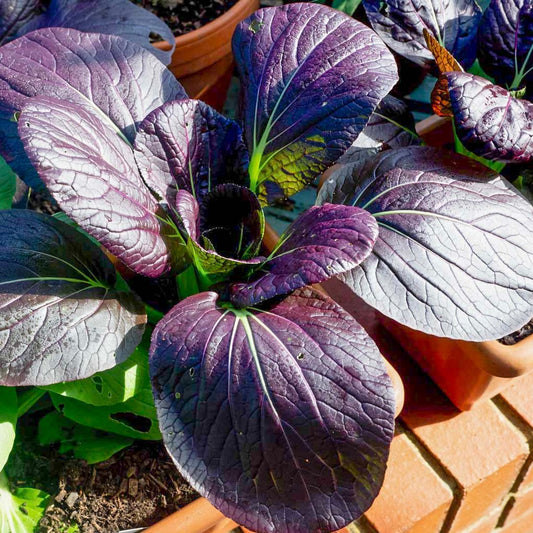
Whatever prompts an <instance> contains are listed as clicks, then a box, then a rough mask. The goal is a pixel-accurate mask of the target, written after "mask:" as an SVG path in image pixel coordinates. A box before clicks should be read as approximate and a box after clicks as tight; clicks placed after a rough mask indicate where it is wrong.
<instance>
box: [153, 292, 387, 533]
mask: <svg viewBox="0 0 533 533" xmlns="http://www.w3.org/2000/svg"><path fill="white" fill-rule="evenodd" d="M150 371H151V377H152V384H153V390H154V397H155V403H156V407H157V411H158V417H159V424H160V428H161V433H162V435H163V440H164V442H165V445H166V447H167V449H168V451H169V452H170V454H171V456H172V457H173V459H174V461H175V462H176V465H177V466H178V468H179V470H180V471H181V473H182V474H183V475H184V477H185V478H186V479H187V480H188V481H189V482H190V483H191V484H192V486H193V487H194V488H195V489H197V490H198V491H199V492H200V493H201V494H202V495H204V496H205V497H207V498H208V499H209V500H210V501H211V502H212V503H213V504H214V505H215V506H216V507H218V508H219V509H220V510H221V511H222V512H223V513H224V514H225V515H226V516H229V517H231V518H232V519H233V520H235V521H236V522H238V523H239V524H243V525H245V526H246V527H248V528H250V529H252V530H253V531H256V532H258V533H318V532H324V531H334V530H337V529H339V528H341V527H344V526H345V525H347V524H348V523H349V522H351V521H352V520H354V519H355V518H357V517H358V516H359V515H360V514H361V513H362V512H364V511H365V510H366V509H367V508H368V507H369V505H370V504H371V503H372V500H373V499H374V498H375V496H376V494H377V492H378V490H379V488H380V486H381V483H382V480H383V473H384V470H385V463H386V460H387V455H388V447H389V443H390V440H391V437H392V433H393V427H394V400H393V391H392V387H391V384H390V381H389V378H388V376H387V373H386V371H385V368H384V365H383V360H382V359H381V356H380V355H379V352H378V350H377V348H376V346H375V345H374V343H373V342H372V341H371V340H370V338H369V337H368V335H367V334H366V333H365V331H364V330H363V329H362V328H361V326H359V324H358V323H357V322H356V321H355V320H354V319H353V318H352V317H351V316H350V315H348V314H347V313H346V312H345V311H344V310H343V309H342V308H340V307H339V306H338V305H337V304H336V303H335V302H333V301H332V300H331V299H329V298H326V297H324V296H321V295H319V294H317V293H315V292H314V291H311V290H309V289H306V290H303V291H299V292H298V293H295V294H293V295H292V296H289V297H288V298H286V299H285V300H283V301H282V302H281V303H279V304H277V305H276V306H274V307H272V308H270V309H269V310H268V312H259V311H248V310H237V309H232V308H231V307H227V305H222V306H218V305H217V295H216V294H214V293H202V294H198V295H196V296H192V297H190V298H188V299H186V300H184V301H183V302H181V303H179V304H178V305H177V306H176V307H174V309H172V311H170V313H169V314H167V316H166V317H165V318H164V319H163V320H162V321H161V322H159V324H158V326H157V327H156V329H155V331H154V335H153V336H152V346H151V349H150Z"/></svg>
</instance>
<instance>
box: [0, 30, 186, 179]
mask: <svg viewBox="0 0 533 533" xmlns="http://www.w3.org/2000/svg"><path fill="white" fill-rule="evenodd" d="M34 96H52V97H55V98H59V99H60V100H65V101H70V102H75V103H92V104H93V105H94V106H95V107H97V108H98V109H99V110H100V111H101V112H102V113H103V114H104V115H106V116H107V117H109V118H110V119H111V122H113V123H114V124H115V126H116V127H117V128H118V130H120V131H121V132H122V134H123V135H124V136H125V137H126V138H127V139H128V140H129V141H130V142H133V140H134V138H135V135H136V127H137V125H138V124H139V123H140V122H141V121H142V120H144V118H145V117H146V116H147V115H148V114H149V113H150V112H151V111H153V110H154V109H156V108H157V107H159V106H160V105H162V104H163V103H164V102H166V101H168V100H175V99H178V98H186V97H187V95H186V93H185V91H184V89H183V87H182V86H181V85H180V84H179V83H178V82H177V81H176V79H175V77H174V76H173V75H172V74H171V73H170V71H168V70H167V69H166V68H165V66H164V65H163V64H162V63H161V62H160V61H158V60H157V59H156V58H155V57H154V56H153V55H152V54H151V53H150V52H148V51H146V50H144V49H143V48H141V47H140V46H139V45H137V44H135V43H132V42H130V41H127V40H125V39H122V38H120V37H115V36H113V35H103V34H89V33H82V32H79V31H77V30H73V29H69V28H46V29H42V30H37V31H35V32H32V33H29V34H27V35H25V36H23V37H20V38H19V39H16V40H15V41H12V42H10V43H8V44H6V45H4V46H2V47H1V48H0V152H1V155H2V156H3V157H4V158H5V159H6V161H7V162H8V163H9V165H10V166H11V167H12V168H13V170H15V172H16V173H17V174H18V175H19V176H21V177H22V178H23V179H25V180H26V181H27V182H28V183H29V184H31V185H32V186H33V187H39V185H40V182H39V180H38V178H37V177H36V176H35V171H34V170H33V167H32V166H31V163H30V162H29V161H28V159H27V157H26V155H25V153H24V148H23V147H22V144H21V142H20V139H19V137H18V132H17V123H16V120H15V118H14V115H15V113H18V112H19V111H21V110H22V108H23V107H24V106H25V105H26V104H27V103H28V101H29V98H31V97H34ZM41 186H42V185H41Z"/></svg>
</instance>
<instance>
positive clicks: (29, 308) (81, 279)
mask: <svg viewBox="0 0 533 533" xmlns="http://www.w3.org/2000/svg"><path fill="white" fill-rule="evenodd" d="M0 247H1V249H2V255H1V258H0V288H1V290H0V384H2V385H10V386H13V385H49V384H52V383H58V382H62V381H72V380H74V379H82V378H86V377H88V376H90V375H92V374H94V373H95V372H98V371H101V370H107V369H108V368H111V367H113V366H115V365H116V364H118V363H121V362H122V361H125V360H126V359H127V357H128V356H129V355H130V354H131V353H132V352H133V349H134V348H135V347H136V346H137V344H139V343H140V342H141V338H142V333H143V330H144V323H145V322H146V315H145V312H144V306H143V305H142V303H141V302H140V301H139V300H138V298H137V297H135V296H134V295H132V294H129V293H124V292H119V291H117V290H115V289H114V288H113V287H114V285H115V270H114V268H113V265H112V264H111V262H110V261H109V260H108V259H107V257H106V256H105V255H104V253H103V252H102V251H101V250H100V249H99V248H98V247H97V246H96V245H95V244H93V243H92V242H91V241H90V240H88V239H87V237H85V236H84V235H82V234H81V233H80V232H79V231H77V230H76V229H75V228H71V227H70V226H69V225H67V224H65V223H63V222H59V221H58V220H55V219H54V218H53V217H50V216H47V215H41V214H39V213H36V212H33V211H26V210H7V211H0Z"/></svg>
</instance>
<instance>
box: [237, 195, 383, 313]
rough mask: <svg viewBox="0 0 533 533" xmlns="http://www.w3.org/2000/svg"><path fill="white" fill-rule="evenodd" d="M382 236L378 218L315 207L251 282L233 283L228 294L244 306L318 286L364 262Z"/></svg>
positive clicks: (338, 208) (340, 207)
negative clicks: (299, 289) (301, 288)
mask: <svg viewBox="0 0 533 533" xmlns="http://www.w3.org/2000/svg"><path fill="white" fill-rule="evenodd" d="M377 236H378V226H377V223H376V221H375V220H374V218H373V217H372V216H371V215H370V213H367V212H366V211H364V210H363V209H359V208H358V207H351V206H343V205H333V204H326V205H323V206H321V207H311V208H310V209H308V210H307V211H306V212H305V213H304V214H303V215H302V216H301V217H299V218H298V219H296V221H295V222H293V224H292V225H291V226H290V227H289V229H288V230H287V231H286V232H285V233H284V234H283V235H282V236H281V239H280V244H279V246H278V247H277V248H276V249H275V250H274V251H273V253H272V254H271V256H270V257H269V258H268V259H266V260H265V261H264V262H263V263H262V264H261V268H260V269H259V271H258V272H257V273H256V274H255V276H253V277H252V279H251V280H249V281H248V282H240V283H234V284H233V285H232V286H231V287H230V296H231V300H232V302H233V303H234V304H236V305H238V306H240V307H245V306H248V305H254V304H257V303H260V302H262V301H264V300H267V299H269V298H272V297H274V296H280V295H283V294H287V293H289V292H291V291H293V290H295V289H298V288H300V287H305V286H306V285H310V284H312V283H320V282H322V281H325V280H326V279H328V278H330V277H332V276H335V275H337V274H340V273H343V272H347V271H349V270H351V269H353V268H354V267H356V266H357V265H358V264H360V263H361V261H363V260H364V259H366V258H367V257H368V256H369V255H370V252H371V251H372V247H373V245H374V242H375V241H376V239H377Z"/></svg>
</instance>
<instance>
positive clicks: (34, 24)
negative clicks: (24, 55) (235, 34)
mask: <svg viewBox="0 0 533 533" xmlns="http://www.w3.org/2000/svg"><path fill="white" fill-rule="evenodd" d="M49 27H60V28H74V29H76V30H79V31H83V32H89V33H106V34H110V35H117V36H118V37H123V38H124V39H128V40H130V41H133V42H134V43H137V44H138V45H139V46H142V47H143V48H145V49H146V50H148V51H150V52H151V53H152V54H154V55H155V56H156V57H157V58H158V59H159V60H160V61H162V62H163V63H164V64H165V65H168V64H169V63H170V58H171V56H172V53H173V51H174V47H175V44H176V41H175V39H174V34H173V33H172V30H171V29H170V28H169V27H168V26H167V25H166V24H165V23H164V22H163V20H161V19H160V18H159V17H157V16H155V15H154V14H153V13H151V12H150V11H148V10H146V9H143V8H142V7H140V6H137V5H135V4H134V3H132V2H130V0H52V1H51V2H50V5H49V6H48V8H47V9H46V11H45V12H44V13H43V14H42V15H41V16H39V17H37V18H35V19H33V20H32V21H31V22H29V23H28V24H26V25H25V26H24V27H22V28H21V29H20V31H19V35H23V34H25V33H28V32H30V31H33V30H36V29H39V28H49ZM150 34H157V35H159V36H160V37H161V38H162V40H164V41H167V42H168V44H169V45H171V49H170V50H168V51H164V50H158V49H157V48H155V47H154V46H153V45H152V44H151V43H150Z"/></svg>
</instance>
